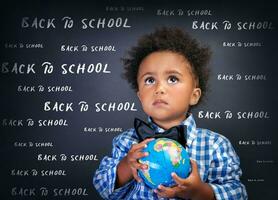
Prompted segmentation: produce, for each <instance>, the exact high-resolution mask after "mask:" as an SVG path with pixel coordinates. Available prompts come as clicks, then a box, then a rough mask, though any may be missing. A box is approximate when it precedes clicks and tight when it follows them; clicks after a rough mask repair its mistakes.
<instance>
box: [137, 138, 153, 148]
mask: <svg viewBox="0 0 278 200" xmlns="http://www.w3.org/2000/svg"><path fill="white" fill-rule="evenodd" d="M152 140H154V138H148V139H146V140H144V141H142V142H140V143H138V144H136V145H133V149H134V150H139V149H143V148H145V147H147V143H148V142H150V141H152Z"/></svg>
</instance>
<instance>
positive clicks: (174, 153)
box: [154, 139, 182, 167]
mask: <svg viewBox="0 0 278 200" xmlns="http://www.w3.org/2000/svg"><path fill="white" fill-rule="evenodd" d="M154 150H155V151H157V152H160V151H166V152H167V153H168V155H169V156H170V160H171V163H172V165H173V166H174V167H178V166H179V165H180V162H181V159H182V157H181V151H182V148H181V146H180V145H179V144H178V143H176V142H175V141H169V140H164V139H160V140H158V141H157V142H156V143H155V145H154Z"/></svg>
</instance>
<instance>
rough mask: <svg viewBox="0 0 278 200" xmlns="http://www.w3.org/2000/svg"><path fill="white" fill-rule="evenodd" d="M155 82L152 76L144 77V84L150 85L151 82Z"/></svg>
mask: <svg viewBox="0 0 278 200" xmlns="http://www.w3.org/2000/svg"><path fill="white" fill-rule="evenodd" d="M154 83H155V80H154V78H152V77H149V78H146V79H145V84H146V85H152V84H154Z"/></svg>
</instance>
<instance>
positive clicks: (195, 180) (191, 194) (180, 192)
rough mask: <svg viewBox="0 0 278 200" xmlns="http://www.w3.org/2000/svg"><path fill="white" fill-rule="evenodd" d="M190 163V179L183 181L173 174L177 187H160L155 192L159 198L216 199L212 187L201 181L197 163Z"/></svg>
mask: <svg viewBox="0 0 278 200" xmlns="http://www.w3.org/2000/svg"><path fill="white" fill-rule="evenodd" d="M190 162H191V167H192V171H191V174H190V175H189V177H187V178H186V179H183V178H180V177H178V176H177V175H176V174H175V173H173V174H172V177H173V179H174V180H175V182H176V183H177V185H175V186H174V187H165V186H163V185H160V186H159V187H158V189H157V190H155V192H156V193H157V194H158V196H160V197H166V198H174V197H179V198H182V199H187V198H190V199H214V193H213V191H212V189H211V188H210V186H209V185H208V184H206V183H203V182H202V181H201V178H200V175H199V172H198V166H197V163H196V162H195V161H193V160H190ZM206 192H208V193H206ZM203 195H204V196H203Z"/></svg>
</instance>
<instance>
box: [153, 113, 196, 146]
mask: <svg viewBox="0 0 278 200" xmlns="http://www.w3.org/2000/svg"><path fill="white" fill-rule="evenodd" d="M148 123H149V124H150V125H151V126H152V128H154V130H155V132H158V133H162V132H164V131H165V129H163V128H161V127H159V126H158V125H157V124H156V123H154V122H153V121H152V118H151V117H148ZM180 125H185V126H186V127H187V138H186V141H187V146H188V147H189V146H190V145H191V144H192V142H193V140H194V139H195V138H196V136H197V131H196V123H195V120H194V118H193V115H192V113H188V115H187V118H186V119H185V120H184V121H182V122H181V123H180Z"/></svg>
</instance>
